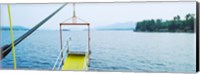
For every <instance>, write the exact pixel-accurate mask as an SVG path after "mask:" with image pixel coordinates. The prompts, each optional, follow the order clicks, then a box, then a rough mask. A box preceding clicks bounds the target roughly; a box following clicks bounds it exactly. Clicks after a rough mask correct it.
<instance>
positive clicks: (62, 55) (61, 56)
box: [52, 38, 71, 70]
mask: <svg viewBox="0 0 200 74" xmlns="http://www.w3.org/2000/svg"><path fill="white" fill-rule="evenodd" d="M70 40H71V38H68V39H67V41H66V43H65V45H64V47H63V49H61V50H60V51H59V55H58V57H57V59H56V62H55V64H54V66H53V68H52V70H60V68H61V67H62V65H63V63H64V60H65V58H66V57H67V54H66V53H67V51H68V50H69V45H70V44H69V41H70Z"/></svg>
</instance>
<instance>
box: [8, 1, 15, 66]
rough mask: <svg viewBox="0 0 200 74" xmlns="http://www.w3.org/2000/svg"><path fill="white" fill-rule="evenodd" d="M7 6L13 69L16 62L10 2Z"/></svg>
mask: <svg viewBox="0 0 200 74" xmlns="http://www.w3.org/2000/svg"><path fill="white" fill-rule="evenodd" d="M7 6H8V15H9V22H10V38H11V42H12V57H13V63H14V69H16V66H17V65H16V64H17V63H16V55H15V44H14V33H13V27H12V18H11V12H10V4H8V5H7Z"/></svg>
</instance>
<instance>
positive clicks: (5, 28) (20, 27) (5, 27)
mask: <svg viewBox="0 0 200 74" xmlns="http://www.w3.org/2000/svg"><path fill="white" fill-rule="evenodd" d="M0 28H1V30H10V27H9V26H1V27H0ZM13 30H28V28H26V27H23V26H13Z"/></svg>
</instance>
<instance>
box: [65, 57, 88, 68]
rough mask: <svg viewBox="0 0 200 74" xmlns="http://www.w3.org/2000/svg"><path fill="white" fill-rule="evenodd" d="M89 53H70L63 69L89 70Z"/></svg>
mask: <svg viewBox="0 0 200 74" xmlns="http://www.w3.org/2000/svg"><path fill="white" fill-rule="evenodd" d="M87 63H88V57H87V55H75V54H68V56H67V58H66V59H65V62H64V65H63V67H62V70H72V71H73V70H87V69H88V65H87Z"/></svg>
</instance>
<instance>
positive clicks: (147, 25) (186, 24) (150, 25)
mask: <svg viewBox="0 0 200 74" xmlns="http://www.w3.org/2000/svg"><path fill="white" fill-rule="evenodd" d="M194 25H195V15H194V14H187V15H186V16H185V19H184V20H181V17H180V16H179V15H177V16H175V17H174V18H173V19H172V20H166V21H163V20H162V19H156V20H155V19H151V20H143V21H139V22H137V23H136V28H135V29H134V31H135V32H191V33H193V32H195V29H194Z"/></svg>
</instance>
